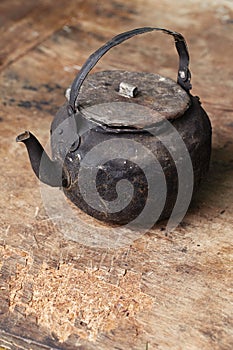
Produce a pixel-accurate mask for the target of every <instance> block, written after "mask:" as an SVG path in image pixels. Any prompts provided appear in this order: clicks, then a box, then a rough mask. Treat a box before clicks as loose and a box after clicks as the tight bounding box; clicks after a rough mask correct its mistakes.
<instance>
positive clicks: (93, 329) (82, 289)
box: [10, 263, 152, 342]
mask: <svg viewBox="0 0 233 350" xmlns="http://www.w3.org/2000/svg"><path fill="white" fill-rule="evenodd" d="M29 269H30V266H29V265H28V264H26V265H25V266H22V265H18V266H17V273H16V275H15V276H14V277H12V278H11V281H10V311H11V312H13V311H14V309H15V308H16V306H20V307H21V308H22V309H24V310H25V311H24V312H25V315H26V316H28V315H33V316H36V319H37V322H38V324H39V325H40V326H42V327H45V328H47V329H49V330H50V333H51V334H55V335H56V336H57V338H58V340H59V341H60V342H64V341H66V340H67V339H68V337H69V336H70V335H71V334H77V335H78V336H79V337H81V338H83V339H88V340H89V341H95V340H96V339H97V336H98V334H99V333H101V332H109V331H111V330H113V329H115V328H117V327H118V326H119V325H120V324H121V323H122V321H123V320H127V319H128V320H129V321H130V323H131V324H132V323H134V324H135V327H137V328H138V326H139V325H138V322H137V317H136V316H137V313H138V312H140V311H141V310H143V309H146V308H148V309H149V308H151V306H152V298H151V297H149V296H147V295H146V294H144V293H142V292H141V289H140V280H141V276H140V274H138V273H133V272H128V273H126V274H125V275H121V276H119V278H118V283H117V285H113V284H111V283H108V282H106V281H105V279H107V278H109V272H108V271H104V270H91V269H88V270H85V271H81V270H78V269H76V268H75V267H74V265H73V264H67V263H61V264H60V265H59V266H58V268H54V267H49V266H48V264H47V263H43V264H42V266H41V269H40V271H39V273H38V274H37V275H36V276H32V275H30V273H29ZM28 283H32V284H33V286H32V296H31V299H30V301H29V302H27V301H25V300H24V299H23V293H24V288H25V286H26V285H27V284H28Z"/></svg>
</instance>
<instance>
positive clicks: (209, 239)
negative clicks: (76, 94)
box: [0, 0, 233, 350]
mask: <svg viewBox="0 0 233 350" xmlns="http://www.w3.org/2000/svg"><path fill="white" fill-rule="evenodd" d="M232 10H233V5H232V2H231V1H227V0H219V1H218V2H214V1H211V0H205V1H204V0H198V1H188V2H187V1H185V0H177V1H171V0H164V1H160V2H159V1H154V0H145V1H142V0H135V1H134V2H132V1H129V0H124V1H123V0H116V1H115V0H114V1H113V0H112V1H108V2H107V1H103V0H99V1H98V2H96V1H94V0H86V1H82V0H76V1H75V0H70V1H69V2H64V1H61V0H56V1H52V0H38V1H37V2H34V1H29V0H22V1H19V0H13V1H11V2H9V1H6V0H2V1H1V3H0V23H1V27H0V33H1V35H0V38H1V39H0V45H1V50H0V70H1V83H0V92H1V111H0V130H1V132H0V140H1V148H0V154H1V157H0V163H1V177H0V184H1V197H0V209H1V227H0V252H1V255H0V271H1V289H0V290H1V293H0V346H2V348H4V349H51V348H52V349H66V350H69V349H72V350H73V349H88V350H91V349H135V350H136V349H137V350H139V349H140V350H143V349H144V350H146V349H147V350H148V349H149V350H152V349H160V350H168V349H175V350H181V349H182V350H186V349H187V350H199V349H202V350H213V349H219V350H220V349H221V350H230V349H232V348H233V330H232V327H233V320H232V311H233V309H232V233H233V219H232V216H233V207H232V198H233V140H232V132H233V115H232V112H233V108H232V90H233V89H232V88H233V83H232V79H233V70H232V56H233V45H232V44H233V38H232V30H233V13H232ZM144 25H146V26H150V25H151V26H162V27H166V28H170V29H173V30H176V31H180V32H182V33H183V34H184V36H185V37H186V39H187V42H188V44H189V49H190V54H191V70H192V74H193V78H192V83H193V94H194V95H195V94H198V95H199V96H200V97H201V100H202V103H203V106H204V108H205V109H206V111H207V112H208V114H209V117H210V119H211V122H212V125H213V152H212V162H211V168H210V172H209V175H208V178H207V180H206V182H205V183H204V184H203V185H202V187H201V188H200V192H199V194H198V196H196V198H195V200H194V201H193V203H192V205H191V207H190V209H189V211H188V214H187V215H186V217H185V219H184V220H183V222H182V223H181V224H180V225H179V227H177V228H176V230H175V231H174V232H172V233H170V234H168V235H167V234H166V231H165V229H164V228H165V223H160V224H158V225H156V226H155V227H154V228H153V229H151V230H150V231H149V232H147V234H145V235H143V236H142V237H140V238H139V239H137V240H136V241H134V242H132V244H131V245H129V246H127V247H122V248H118V249H108V248H107V247H106V248H103V247H102V248H94V247H90V246H89V247H88V246H86V245H85V244H83V243H80V242H76V241H72V240H69V239H67V238H65V237H64V235H63V234H62V233H61V232H60V231H59V230H58V228H57V227H56V225H54V223H53V221H52V220H51V218H50V217H49V216H48V215H47V213H46V211H45V208H44V205H43V200H42V198H41V195H40V187H39V184H38V181H37V179H36V178H35V176H34V175H33V174H32V170H31V167H30V165H29V162H28V159H27V155H26V150H25V148H24V147H23V146H21V145H19V144H16V143H15V137H16V135H17V134H18V133H20V132H22V131H24V130H25V129H29V130H31V131H33V132H35V133H36V134H37V136H38V137H39V138H40V140H41V142H42V143H43V144H46V143H47V142H48V140H49V126H50V123H51V121H52V116H53V115H54V113H56V111H57V110H58V108H59V106H61V105H62V103H63V101H64V91H65V89H66V88H67V87H68V86H69V84H70V83H71V82H72V80H73V78H74V76H75V75H76V74H77V72H78V70H79V69H80V67H81V65H82V64H83V63H84V61H85V60H86V58H87V57H88V56H89V55H90V54H91V53H92V52H93V51H94V50H95V49H97V48H98V47H99V46H100V45H102V44H103V43H104V42H105V41H106V40H107V39H109V38H111V37H112V36H114V35H115V34H117V33H119V32H122V31H124V30H128V29H131V28H134V27H139V26H144ZM172 45H173V44H172V43H171V39H170V38H169V37H164V35H162V34H148V35H145V36H144V37H143V38H142V37H138V38H135V39H132V40H130V41H129V42H127V44H123V45H121V46H120V47H117V48H115V49H114V50H113V51H112V52H111V53H109V54H108V55H106V57H104V58H103V59H102V60H101V61H100V63H99V64H98V66H97V68H96V70H97V71H98V70H106V69H129V70H135V71H148V72H155V73H160V74H162V75H164V76H169V77H172V78H175V75H176V65H177V58H176V55H175V53H174V49H173V47H172ZM80 215H83V217H84V219H86V220H90V222H91V223H92V221H91V219H87V218H86V217H85V215H84V214H81V213H80Z"/></svg>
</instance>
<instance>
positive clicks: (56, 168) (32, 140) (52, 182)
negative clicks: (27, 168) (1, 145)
mask: <svg viewBox="0 0 233 350" xmlns="http://www.w3.org/2000/svg"><path fill="white" fill-rule="evenodd" d="M16 142H23V143H24V144H25V146H26V148H27V151H28V155H29V158H30V162H31V166H32V169H33V171H34V173H35V174H36V176H37V178H38V179H39V180H40V181H42V182H43V183H45V184H47V185H49V186H52V187H61V186H63V187H67V179H66V178H64V174H63V169H62V165H61V164H59V163H58V162H57V161H53V160H51V159H50V158H49V156H48V155H47V153H46V152H45V150H44V149H43V147H42V145H41V144H40V142H39V141H38V140H37V138H36V137H35V136H34V135H33V134H32V133H30V132H29V131H25V132H24V133H22V134H20V135H18V136H17V138H16Z"/></svg>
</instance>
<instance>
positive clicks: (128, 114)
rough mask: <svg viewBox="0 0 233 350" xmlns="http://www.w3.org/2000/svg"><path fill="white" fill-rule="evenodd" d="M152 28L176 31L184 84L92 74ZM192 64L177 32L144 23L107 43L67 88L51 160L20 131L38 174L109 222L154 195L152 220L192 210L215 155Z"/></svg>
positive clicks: (135, 212)
mask: <svg viewBox="0 0 233 350" xmlns="http://www.w3.org/2000/svg"><path fill="white" fill-rule="evenodd" d="M151 31H162V32H163V33H165V34H169V35H171V36H173V38H174V41H175V46H176V49H177V52H178V55H179V68H178V77H177V82H175V81H173V80H171V79H169V78H165V77H163V76H161V75H158V74H153V73H140V72H128V71H119V70H114V71H103V72H98V73H95V74H91V75H89V76H88V77H87V75H88V73H89V71H90V70H91V69H92V68H93V67H94V66H95V64H96V63H97V62H98V61H99V59H100V58H101V57H102V56H103V55H104V54H105V53H106V52H107V51H108V50H109V49H110V48H112V47H113V46H116V45H118V44H120V43H122V42H123V41H125V40H127V39H129V38H131V37H133V36H135V35H138V34H143V33H146V32H151ZM188 66H189V54H188V49H187V45H186V42H185V39H184V37H183V36H182V35H181V34H179V33H177V32H173V31H170V30H166V29H161V28H151V27H145V28H138V29H134V30H131V31H128V32H125V33H122V34H119V35H117V36H116V37H114V38H113V39H112V40H110V41H108V42H107V43H106V44H105V45H104V46H102V47H101V48H99V49H98V50H97V51H96V52H94V53H93V54H92V55H91V56H90V57H89V58H88V59H87V61H86V63H85V64H84V65H83V67H82V68H81V70H80V72H79V73H78V75H77V77H76V78H75V79H74V81H73V83H72V86H71V88H70V89H68V90H67V98H68V101H67V102H65V103H64V105H63V106H62V107H61V108H60V109H59V111H58V113H57V114H56V116H55V118H54V120H53V122H52V125H51V130H50V131H51V149H52V160H51V159H50V158H49V157H48V155H47V154H46V153H45V151H44V149H43V147H42V146H41V144H40V143H39V141H38V140H37V139H36V137H35V136H34V135H33V134H31V133H30V132H29V131H26V132H24V133H22V134H20V135H19V136H18V137H17V141H21V142H23V143H24V144H25V145H26V147H27V150H28V154H29V158H30V161H31V165H32V168H33V170H34V172H35V174H36V176H37V177H38V178H39V179H40V180H41V181H42V182H44V183H46V184H48V185H50V186H58V187H62V188H63V191H64V193H65V195H66V196H67V197H68V198H69V199H70V200H71V201H72V202H73V203H75V205H77V206H78V207H79V208H81V209H82V210H83V211H84V212H86V213H87V214H89V215H91V216H93V217H95V218H97V219H99V220H103V221H106V222H111V223H115V224H120V225H122V224H128V223H129V222H136V221H135V220H136V219H137V218H138V217H140V215H141V213H142V212H143V210H144V209H145V207H146V206H147V205H148V201H149V206H150V208H152V209H151V210H150V214H149V215H147V216H148V217H149V216H151V217H152V218H150V219H149V220H152V221H153V220H154V221H155V218H156V220H157V219H160V220H161V219H166V218H169V217H170V216H171V214H172V212H173V211H174V210H175V208H176V211H177V212H179V211H181V212H182V211H183V212H184V211H185V210H187V209H188V205H189V203H190V200H191V198H192V195H193V193H194V192H195V191H196V190H197V189H198V187H199V184H200V181H201V180H202V178H203V177H204V176H205V175H206V173H207V170H208V167H209V161H210V154H211V124H210V121H209V118H208V116H207V114H206V113H205V111H204V110H203V108H202V107H201V103H200V100H199V98H198V97H194V96H192V95H191V93H190V90H191V84H190V79H191V74H190V71H189V67H188ZM152 163H155V165H153V164H152ZM178 169H181V171H178ZM186 173H187V174H188V175H187V174H186ZM182 174H183V175H182ZM185 174H186V175H187V176H186V175H185ZM150 191H152V192H151V193H152V195H150V196H149V193H150ZM96 196H97V197H98V200H96ZM178 197H179V198H178ZM178 199H179V200H178ZM178 202H179V203H178ZM177 203H178V204H179V205H178V204H177ZM144 220H145V219H144ZM139 221H140V220H138V221H137V222H139ZM140 224H142V225H143V222H140Z"/></svg>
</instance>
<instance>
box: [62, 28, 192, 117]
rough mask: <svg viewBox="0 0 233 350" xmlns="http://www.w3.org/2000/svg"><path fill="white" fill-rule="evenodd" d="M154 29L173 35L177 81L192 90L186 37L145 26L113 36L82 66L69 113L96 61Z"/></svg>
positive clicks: (70, 102) (72, 109)
mask: <svg viewBox="0 0 233 350" xmlns="http://www.w3.org/2000/svg"><path fill="white" fill-rule="evenodd" d="M152 31H162V32H163V33H165V34H169V35H172V36H173V38H174V41H175V46H176V50H177V52H178V55H179V68H178V75H177V83H178V84H179V85H180V86H181V87H182V88H183V89H184V90H186V91H187V92H189V90H191V88H192V85H191V83H190V80H191V73H190V70H189V68H188V66H189V53H188V48H187V44H186V41H185V39H184V37H183V36H182V35H181V34H180V33H177V32H173V31H171V30H168V29H164V28H154V27H143V28H137V29H133V30H130V31H128V32H124V33H121V34H119V35H117V36H115V37H114V38H112V39H111V40H110V41H108V42H107V43H106V44H105V45H103V46H102V47H100V48H99V49H98V50H96V51H95V52H94V53H93V54H92V55H91V56H90V57H89V58H88V59H87V61H86V62H85V63H84V65H83V66H82V68H81V69H80V71H79V73H78V75H77V76H76V78H75V79H74V81H73V83H72V86H71V92H70V99H69V105H68V113H69V115H71V114H73V113H75V104H76V100H77V97H78V94H79V91H80V88H81V86H82V84H83V82H84V80H85V79H86V77H87V75H88V73H89V72H90V70H91V69H92V68H93V67H94V66H95V65H96V63H97V62H98V61H99V60H100V58H101V57H102V56H103V55H104V54H105V53H106V52H107V51H109V50H110V49H111V48H112V47H114V46H116V45H119V44H120V43H122V42H123V41H125V40H127V39H130V38H131V37H133V36H135V35H138V34H143V33H147V32H152Z"/></svg>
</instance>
